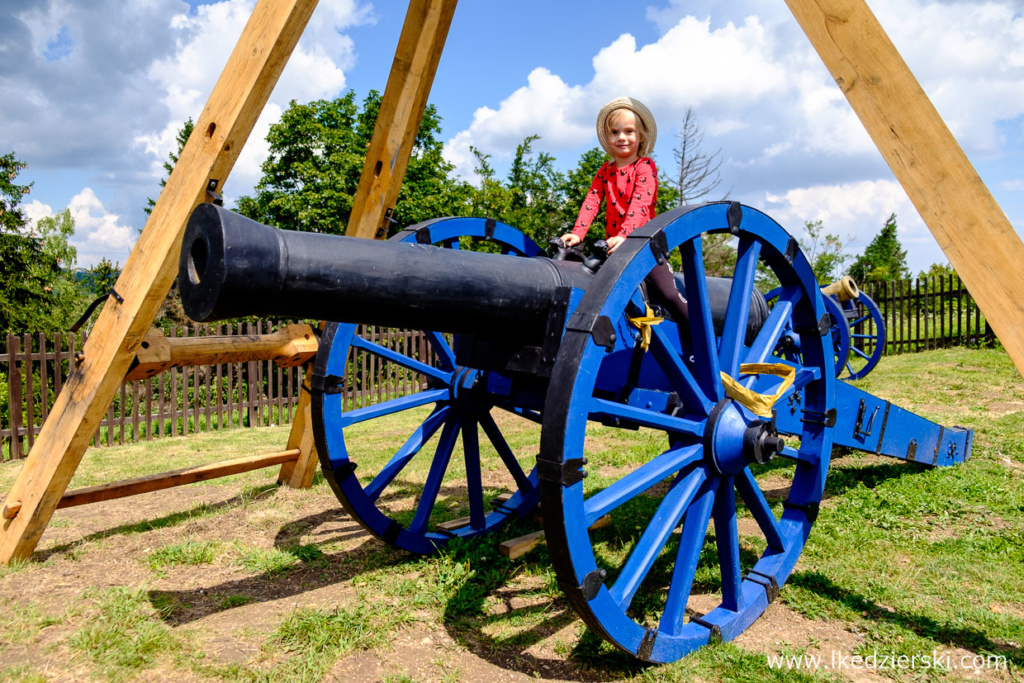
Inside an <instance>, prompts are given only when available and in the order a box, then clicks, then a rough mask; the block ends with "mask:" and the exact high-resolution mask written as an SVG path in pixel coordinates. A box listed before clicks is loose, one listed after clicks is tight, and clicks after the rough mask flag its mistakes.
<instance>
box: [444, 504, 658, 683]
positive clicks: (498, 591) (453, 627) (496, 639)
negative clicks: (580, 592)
mask: <svg viewBox="0 0 1024 683" xmlns="http://www.w3.org/2000/svg"><path fill="white" fill-rule="evenodd" d="M533 530H535V528H534V525H530V524H528V523H524V522H516V523H512V524H509V525H507V526H506V527H505V528H504V530H502V531H501V532H499V533H497V534H494V535H492V536H490V537H487V538H485V539H477V540H476V541H475V542H472V543H466V542H462V541H458V542H453V543H452V544H450V545H449V546H448V547H447V549H446V550H445V553H447V554H448V556H449V558H450V559H451V560H452V561H453V562H454V563H456V564H461V565H468V566H471V567H476V568H477V569H476V570H475V571H473V573H472V575H471V576H470V577H469V578H468V579H467V580H466V581H464V582H463V583H462V584H461V585H459V586H458V587H457V588H456V589H455V590H454V591H453V592H452V593H451V595H450V596H449V598H448V600H447V602H446V604H445V608H444V616H443V623H444V626H445V628H446V629H447V630H448V633H449V635H450V636H451V637H452V638H453V639H455V640H456V641H458V642H459V643H461V644H462V645H463V646H465V647H467V648H469V649H471V650H472V651H473V652H474V654H476V655H477V656H479V657H480V658H482V659H484V660H486V661H488V662H490V663H491V664H494V665H495V666H498V667H501V668H503V669H506V670H509V671H516V672H519V673H523V674H525V675H527V676H532V675H535V674H537V673H540V674H541V675H543V676H544V677H546V678H558V679H560V680H570V681H611V680H618V679H620V678H622V676H623V675H626V674H635V673H637V672H639V671H642V670H643V668H644V666H645V665H644V664H643V663H641V662H638V661H637V660H636V659H635V658H634V657H632V656H630V655H627V654H625V653H619V652H618V651H614V652H599V651H600V650H602V648H607V647H608V646H607V645H606V644H605V643H604V642H603V641H602V640H601V639H600V638H599V637H598V636H596V635H593V634H591V633H590V631H589V630H586V631H585V632H584V635H583V637H582V638H581V640H580V642H579V643H576V644H575V645H573V646H572V647H571V650H570V649H569V646H568V645H566V651H565V652H564V653H563V652H561V651H559V645H558V643H553V644H552V645H551V647H552V648H554V650H555V656H551V657H546V656H544V654H543V653H541V652H538V651H537V649H536V648H535V647H534V646H536V645H538V644H539V643H542V642H543V641H545V640H549V639H551V638H552V637H553V636H555V634H557V633H558V632H559V631H561V630H562V629H564V628H566V627H567V626H570V625H572V624H574V623H575V624H579V625H580V626H581V627H582V622H581V621H580V619H579V617H578V616H577V615H576V612H575V611H574V610H573V609H572V607H571V606H570V605H569V602H568V600H566V598H565V597H564V596H563V595H562V593H561V590H560V589H559V588H557V585H556V584H555V583H554V577H553V573H551V574H549V575H547V576H544V575H541V576H538V577H536V578H535V580H533V581H530V580H527V581H526V583H527V584H533V585H532V586H531V585H527V586H522V587H515V586H512V585H511V584H512V583H513V582H515V581H517V580H520V579H521V577H522V575H524V574H528V573H529V570H527V569H526V564H527V562H526V560H525V559H523V558H521V559H519V560H514V561H512V560H508V559H507V558H505V557H504V556H502V555H501V554H500V553H499V551H498V546H499V544H500V543H502V542H503V541H505V540H509V539H512V538H517V537H519V536H522V535H525V534H527V533H529V532H531V531H533ZM530 560H531V561H530V562H529V564H530V565H532V566H533V567H545V568H546V567H550V566H551V558H550V555H549V554H548V551H547V548H546V547H545V546H540V547H538V548H537V549H536V550H534V551H532V552H531V554H530ZM537 584H541V585H537ZM488 598H492V600H490V603H491V606H490V609H489V604H488V602H489V601H488ZM495 598H496V600H493V599H495ZM494 602H497V603H500V607H497V606H494V605H493V603H494ZM498 610H500V612H499V611H498Z"/></svg>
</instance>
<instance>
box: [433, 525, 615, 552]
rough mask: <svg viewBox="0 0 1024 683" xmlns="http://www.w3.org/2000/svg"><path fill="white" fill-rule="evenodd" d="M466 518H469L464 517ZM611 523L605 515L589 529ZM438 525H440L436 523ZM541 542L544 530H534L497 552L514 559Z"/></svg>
mask: <svg viewBox="0 0 1024 683" xmlns="http://www.w3.org/2000/svg"><path fill="white" fill-rule="evenodd" d="M466 519H469V518H468V517H466ZM611 523H612V516H611V515H605V516H603V517H601V518H599V519H598V520H597V521H596V522H594V523H593V524H591V525H590V531H595V530H596V529H603V528H604V527H606V526H608V525H610V524H611ZM438 526H439V527H440V526H441V525H440V524H438ZM543 542H544V532H543V531H535V532H533V533H532V534H527V535H525V536H520V537H519V538H512V539H509V540H507V541H504V542H503V543H501V544H500V545H499V546H498V552H499V553H501V554H502V555H503V556H504V557H507V558H508V559H510V560H515V559H517V558H519V557H522V556H523V555H525V554H526V553H528V552H530V551H531V550H533V549H534V548H536V547H537V546H538V545H540V544H541V543H543Z"/></svg>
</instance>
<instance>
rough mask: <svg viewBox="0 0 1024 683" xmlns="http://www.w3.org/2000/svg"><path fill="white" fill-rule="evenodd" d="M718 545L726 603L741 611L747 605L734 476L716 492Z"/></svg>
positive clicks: (723, 604)
mask: <svg viewBox="0 0 1024 683" xmlns="http://www.w3.org/2000/svg"><path fill="white" fill-rule="evenodd" d="M712 516H713V517H714V518H715V545H716V547H717V548H718V567H719V569H720V570H721V572H722V607H723V608H725V609H727V610H731V611H733V612H738V611H739V610H740V608H741V607H742V606H743V588H742V584H743V575H742V572H741V569H740V536H739V532H738V530H737V528H736V496H735V493H734V491H733V478H732V477H724V478H723V479H722V482H721V483H720V484H719V488H718V493H717V494H716V495H715V506H714V509H713V511H712Z"/></svg>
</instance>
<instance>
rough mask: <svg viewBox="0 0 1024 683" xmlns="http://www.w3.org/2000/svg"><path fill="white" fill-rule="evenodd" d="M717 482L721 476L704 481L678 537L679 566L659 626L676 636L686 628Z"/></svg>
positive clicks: (659, 628) (677, 559)
mask: <svg viewBox="0 0 1024 683" xmlns="http://www.w3.org/2000/svg"><path fill="white" fill-rule="evenodd" d="M718 481H719V480H718V477H712V478H711V479H708V480H706V481H704V483H703V485H702V486H701V488H700V490H699V491H698V492H697V495H696V496H695V497H694V499H693V502H692V503H691V504H690V507H689V509H688V510H687V511H686V520H685V521H684V522H683V533H682V535H681V536H680V537H679V550H678V551H677V552H676V563H675V566H674V567H673V569H672V583H671V585H670V586H669V589H668V599H667V600H666V602H665V611H664V613H663V614H662V615H661V623H660V624H659V625H658V630H660V631H665V632H666V633H670V634H673V635H674V634H678V633H679V632H680V630H681V629H682V627H683V616H684V615H685V614H686V603H687V601H688V600H689V599H690V591H691V590H692V588H693V577H694V576H695V575H696V574H697V564H698V563H699V562H700V551H701V549H702V548H703V547H704V538H705V537H706V536H707V531H708V521H709V520H710V519H711V507H712V504H713V503H714V500H715V491H716V490H717V489H718Z"/></svg>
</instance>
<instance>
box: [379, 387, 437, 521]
mask: <svg viewBox="0 0 1024 683" xmlns="http://www.w3.org/2000/svg"><path fill="white" fill-rule="evenodd" d="M450 411H451V408H449V407H448V406H441V407H439V408H437V409H436V410H434V412H433V413H431V414H430V416H429V417H427V419H426V420H424V421H423V424H421V425H420V426H419V427H417V428H416V430H415V431H414V432H413V433H412V434H411V435H410V436H409V438H408V439H407V440H406V442H405V443H404V444H402V447H401V448H399V449H398V451H397V452H396V453H395V454H394V456H392V458H391V460H390V461H389V462H388V464H387V465H385V466H384V469H382V470H381V471H380V472H378V473H377V476H376V477H374V478H373V481H372V482H370V484H369V485H368V486H367V487H366V488H365V489H364V490H365V491H366V496H367V498H368V499H369V500H370V501H376V500H377V499H378V498H379V497H380V494H381V492H382V491H383V490H384V489H385V488H387V486H388V484H390V483H391V482H392V481H394V479H395V477H396V476H398V473H399V472H401V471H402V469H404V468H405V466H406V465H407V464H409V461H410V460H412V459H413V457H414V456H415V455H416V454H417V453H419V452H420V449H422V448H423V446H424V445H425V444H426V443H427V442H428V441H430V439H431V437H433V436H434V434H435V433H436V432H437V430H438V429H439V428H440V427H441V425H442V424H443V423H444V421H445V420H446V419H447V417H448V413H449V412H450Z"/></svg>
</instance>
